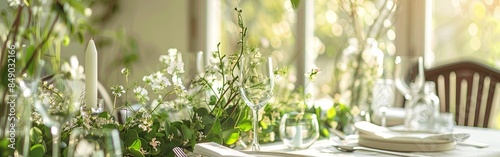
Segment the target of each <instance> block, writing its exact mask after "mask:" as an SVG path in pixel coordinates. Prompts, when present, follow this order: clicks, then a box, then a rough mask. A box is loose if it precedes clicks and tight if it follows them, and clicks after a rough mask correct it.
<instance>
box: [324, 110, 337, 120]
mask: <svg viewBox="0 0 500 157" xmlns="http://www.w3.org/2000/svg"><path fill="white" fill-rule="evenodd" d="M335 115H337V111H335V108H333V107H332V108H330V109H328V112H326V118H328V119H333V118H334V117H335Z"/></svg>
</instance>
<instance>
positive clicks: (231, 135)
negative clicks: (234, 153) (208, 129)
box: [220, 129, 240, 145]
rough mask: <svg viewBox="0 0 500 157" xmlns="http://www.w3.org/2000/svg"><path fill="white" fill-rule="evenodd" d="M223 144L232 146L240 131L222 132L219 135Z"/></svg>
mask: <svg viewBox="0 0 500 157" xmlns="http://www.w3.org/2000/svg"><path fill="white" fill-rule="evenodd" d="M220 134H221V137H222V139H223V141H224V144H227V145H231V144H234V143H235V142H236V141H238V139H239V138H240V131H239V130H238V129H229V130H224V131H222V132H221V133H220Z"/></svg>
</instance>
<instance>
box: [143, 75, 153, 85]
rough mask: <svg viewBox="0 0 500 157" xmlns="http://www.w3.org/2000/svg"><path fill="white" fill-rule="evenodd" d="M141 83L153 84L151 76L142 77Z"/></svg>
mask: <svg viewBox="0 0 500 157" xmlns="http://www.w3.org/2000/svg"><path fill="white" fill-rule="evenodd" d="M142 81H144V83H147V84H151V83H152V82H153V75H148V76H144V77H142Z"/></svg>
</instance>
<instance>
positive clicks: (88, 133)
mask: <svg viewBox="0 0 500 157" xmlns="http://www.w3.org/2000/svg"><path fill="white" fill-rule="evenodd" d="M68 143H69V145H68V148H67V149H68V151H67V152H68V157H83V156H113V157H122V156H123V154H122V146H121V142H120V133H119V132H118V130H116V129H90V130H82V129H79V128H75V129H74V130H72V131H71V134H70V137H69V142H68Z"/></svg>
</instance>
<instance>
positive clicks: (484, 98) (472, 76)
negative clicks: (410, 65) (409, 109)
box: [425, 61, 500, 128]
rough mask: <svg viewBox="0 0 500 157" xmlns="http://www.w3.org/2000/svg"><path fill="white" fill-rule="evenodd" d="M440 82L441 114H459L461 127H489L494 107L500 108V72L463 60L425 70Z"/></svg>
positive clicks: (427, 78) (458, 118)
mask: <svg viewBox="0 0 500 157" xmlns="http://www.w3.org/2000/svg"><path fill="white" fill-rule="evenodd" d="M425 77H426V80H428V81H434V82H435V83H436V91H437V94H438V96H439V98H440V106H441V108H440V111H441V112H450V113H455V122H456V124H457V125H463V126H475V127H485V128H487V127H489V126H491V125H490V123H491V122H490V121H491V120H492V119H493V116H494V114H493V113H492V110H493V107H495V106H498V105H500V100H499V99H500V70H499V69H493V68H489V67H488V66H486V65H483V64H480V63H476V62H472V61H460V62H455V63H451V64H447V65H443V66H439V67H435V68H431V69H427V70H426V71H425Z"/></svg>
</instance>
